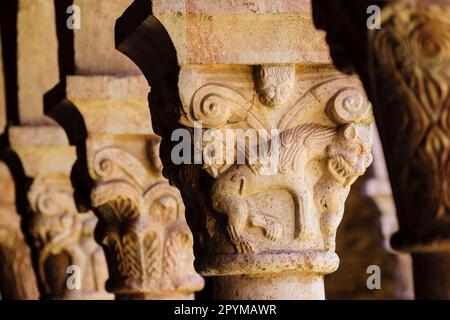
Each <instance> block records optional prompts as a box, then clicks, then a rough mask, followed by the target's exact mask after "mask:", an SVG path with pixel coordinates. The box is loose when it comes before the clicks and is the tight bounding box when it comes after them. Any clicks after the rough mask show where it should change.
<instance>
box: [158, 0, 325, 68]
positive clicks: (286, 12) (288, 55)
mask: <svg viewBox="0 0 450 320" xmlns="http://www.w3.org/2000/svg"><path fill="white" fill-rule="evenodd" d="M153 14H154V15H155V17H156V18H157V19H158V20H159V21H160V22H161V23H162V24H163V25H164V27H165V28H166V30H167V32H168V33H169V35H170V38H171V39H172V41H173V43H174V45H175V48H176V50H177V56H178V62H179V64H181V65H185V64H272V63H275V64H276V63H301V62H304V63H328V62H329V61H330V58H329V55H328V47H327V46H326V43H325V41H324V34H323V33H322V32H320V31H317V30H316V29H315V28H314V26H313V23H312V16H311V10H310V7H309V1H239V3H238V1H232V2H228V1H226V2H224V1H212V2H207V1H204V0H178V1H173V2H164V1H155V2H154V4H153ZM299 32H300V33H301V36H300V34H299Z"/></svg>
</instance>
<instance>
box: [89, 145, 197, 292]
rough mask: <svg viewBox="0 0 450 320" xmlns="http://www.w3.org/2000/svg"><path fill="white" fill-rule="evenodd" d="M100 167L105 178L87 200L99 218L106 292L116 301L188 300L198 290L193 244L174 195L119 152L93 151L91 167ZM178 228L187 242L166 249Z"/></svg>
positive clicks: (157, 177)
mask: <svg viewBox="0 0 450 320" xmlns="http://www.w3.org/2000/svg"><path fill="white" fill-rule="evenodd" d="M117 155H120V156H117ZM105 162H107V163H109V165H110V167H108V168H109V173H108V175H100V174H99V177H101V178H100V179H99V180H98V181H97V184H96V186H95V187H94V189H93V190H92V194H91V200H92V204H93V206H94V207H95V211H96V214H97V216H98V217H99V225H98V227H97V230H96V237H97V240H98V242H100V243H102V244H103V247H104V249H105V252H106V255H107V257H108V260H109V269H110V279H109V280H108V284H107V288H108V290H109V291H112V292H114V293H115V294H116V296H118V297H126V296H130V295H133V294H143V295H145V296H149V297H159V296H164V295H165V294H167V293H170V292H174V293H178V294H182V295H183V294H184V295H191V294H192V293H193V292H195V291H198V290H200V289H201V288H203V279H202V278H201V277H200V276H199V275H198V274H197V273H196V272H195V270H194V268H193V260H194V255H193V252H192V245H193V239H192V234H191V231H190V230H189V228H188V227H187V224H186V220H185V218H184V205H183V202H182V199H181V196H180V194H179V192H178V190H177V189H175V188H173V187H171V186H170V185H169V184H168V182H167V181H166V180H165V179H164V178H162V174H161V173H159V174H156V175H154V176H151V175H150V174H149V173H148V172H147V170H146V169H145V167H144V166H143V164H141V163H140V161H139V160H138V159H137V158H136V157H135V156H133V155H132V154H131V153H128V152H127V151H125V150H123V149H120V148H117V147H106V148H105V149H100V150H99V151H97V153H96V155H95V156H94V167H96V168H99V166H98V165H97V164H101V163H105ZM113 166H114V168H113ZM155 168H156V166H155ZM160 169H162V168H160ZM96 172H98V171H96ZM102 172H104V171H102ZM179 225H181V226H182V228H183V230H184V234H185V238H183V239H188V241H183V242H179V241H178V242H173V245H169V246H168V245H167V243H170V244H172V240H170V239H171V234H172V232H173V231H171V230H172V228H173V227H174V226H179ZM186 237H187V238H186ZM180 256H181V257H186V258H185V259H178V258H179V257H180Z"/></svg>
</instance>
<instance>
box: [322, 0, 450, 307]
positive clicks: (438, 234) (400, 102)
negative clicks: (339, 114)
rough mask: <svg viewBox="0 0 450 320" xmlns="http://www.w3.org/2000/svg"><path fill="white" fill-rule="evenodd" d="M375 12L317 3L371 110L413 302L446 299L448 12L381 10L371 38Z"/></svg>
mask: <svg viewBox="0 0 450 320" xmlns="http://www.w3.org/2000/svg"><path fill="white" fill-rule="evenodd" d="M371 4H373V3H372V1H357V0H355V1H350V2H348V1H345V3H344V1H336V2H335V3H334V5H333V6H329V3H328V1H323V0H314V1H313V6H314V11H315V12H314V14H315V22H316V25H317V26H318V27H319V28H322V29H325V30H326V31H327V33H328V37H327V39H328V41H329V44H330V48H331V52H332V55H333V60H334V61H335V63H336V65H337V66H339V67H340V68H341V69H343V70H346V71H349V72H351V71H356V72H357V73H358V74H359V76H360V77H361V79H362V81H363V83H364V86H365V88H366V90H367V93H368V96H369V98H370V100H371V101H372V102H373V104H374V113H375V116H376V120H377V124H378V126H379V129H380V135H381V140H382V142H383V148H384V154H385V156H386V162H387V166H388V170H389V176H390V179H391V183H392V191H393V194H394V198H395V202H396V206H397V215H398V221H399V227H400V229H399V231H398V232H397V233H396V234H395V235H394V236H393V237H392V239H391V243H392V246H393V248H395V249H397V250H401V251H406V252H410V253H411V254H412V258H413V266H414V282H415V283H414V285H415V295H416V298H418V299H423V298H428V299H436V298H438V299H449V298H450V275H449V273H448V272H447V271H445V270H448V269H449V267H450V247H449V239H450V219H449V211H450V209H449V208H450V201H449V199H450V188H449V181H450V179H449V154H450V140H449V137H450V126H449V114H450V112H449V111H450V95H449V84H450V75H449V72H448V65H449V63H450V40H449V39H450V6H449V3H448V1H439V0H417V1H403V0H397V1H394V0H392V1H386V2H380V3H378V5H379V7H380V9H381V12H380V17H379V18H380V20H379V21H380V23H381V25H380V27H381V28H379V29H376V28H375V29H371V30H369V29H368V28H367V25H366V21H367V18H368V15H367V13H366V11H367V7H368V6H369V5H371ZM336 17H339V19H340V23H339V24H333V23H332V21H333V19H335V18H336ZM349 35H351V36H349ZM350 39H351V40H350ZM355 43H361V44H364V45H361V46H355Z"/></svg>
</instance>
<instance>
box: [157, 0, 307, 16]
mask: <svg viewBox="0 0 450 320" xmlns="http://www.w3.org/2000/svg"><path fill="white" fill-rule="evenodd" d="M152 8H153V13H162V12H171V13H181V14H186V13H210V14H220V13H254V14H261V13H304V12H309V11H311V3H310V0H298V1H291V0H249V1H242V0H228V1H223V0H172V1H165V0H154V1H152Z"/></svg>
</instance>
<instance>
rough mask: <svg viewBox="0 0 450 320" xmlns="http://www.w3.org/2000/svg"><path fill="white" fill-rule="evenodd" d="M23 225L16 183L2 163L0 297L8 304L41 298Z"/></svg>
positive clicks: (0, 174)
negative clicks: (16, 194) (17, 204)
mask: <svg viewBox="0 0 450 320" xmlns="http://www.w3.org/2000/svg"><path fill="white" fill-rule="evenodd" d="M20 222H21V219H20V216H19V214H18V213H17V211H16V197H15V186H14V180H13V178H12V176H11V173H10V171H9V169H8V167H7V166H6V164H5V163H3V162H0V294H1V299H4V300H17V299H19V300H28V299H33V300H34V299H38V298H39V291H38V287H37V282H36V277H35V275H34V271H33V267H32V264H31V252H30V250H29V248H28V245H27V244H26V242H25V239H24V237H23V234H22V230H21V224H20Z"/></svg>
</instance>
